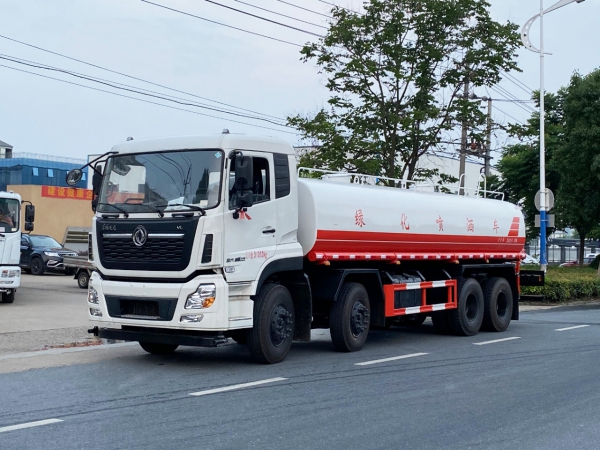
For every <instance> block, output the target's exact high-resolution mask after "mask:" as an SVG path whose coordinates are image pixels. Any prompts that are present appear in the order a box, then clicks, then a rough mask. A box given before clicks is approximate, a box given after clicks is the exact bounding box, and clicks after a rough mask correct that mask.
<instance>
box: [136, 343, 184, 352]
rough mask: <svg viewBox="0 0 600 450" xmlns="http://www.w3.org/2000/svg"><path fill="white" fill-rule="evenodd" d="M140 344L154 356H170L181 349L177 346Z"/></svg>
mask: <svg viewBox="0 0 600 450" xmlns="http://www.w3.org/2000/svg"><path fill="white" fill-rule="evenodd" d="M139 344H140V347H142V348H143V349H144V350H146V351H147V352H148V353H151V354H152V355H170V354H171V353H173V352H174V351H175V350H177V347H179V345H177V344H157V343H155V342H140V343H139Z"/></svg>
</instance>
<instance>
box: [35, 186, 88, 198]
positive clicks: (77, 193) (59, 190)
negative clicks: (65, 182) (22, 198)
mask: <svg viewBox="0 0 600 450" xmlns="http://www.w3.org/2000/svg"><path fill="white" fill-rule="evenodd" d="M92 195H93V194H92V191H91V190H90V189H79V188H67V187H60V186H42V197H52V198H67V199H73V200H92Z"/></svg>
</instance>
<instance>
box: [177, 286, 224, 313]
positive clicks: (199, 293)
mask: <svg viewBox="0 0 600 450" xmlns="http://www.w3.org/2000/svg"><path fill="white" fill-rule="evenodd" d="M216 296H217V287H216V286H215V285H214V284H201V285H200V286H198V289H196V292H194V293H193V294H190V295H188V297H187V299H186V301H185V309H203V308H209V307H210V306H211V305H212V304H213V303H214V302H215V298H216Z"/></svg>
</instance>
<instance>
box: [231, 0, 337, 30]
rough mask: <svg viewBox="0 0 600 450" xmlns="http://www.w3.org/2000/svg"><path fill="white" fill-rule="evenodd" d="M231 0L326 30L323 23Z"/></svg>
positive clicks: (240, 0) (239, 0) (238, 0)
mask: <svg viewBox="0 0 600 450" xmlns="http://www.w3.org/2000/svg"><path fill="white" fill-rule="evenodd" d="M233 1H234V2H238V3H241V4H242V5H246V6H250V7H252V8H256V9H260V10H261V11H266V12H269V13H271V14H277V15H278V16H282V17H287V18H288V19H292V20H296V21H298V22H302V23H306V24H308V25H312V26H315V27H319V28H323V29H325V30H327V27H325V26H323V25H319V24H318V23H314V22H309V21H307V20H302V19H298V18H297V17H292V16H288V15H286V14H282V13H279V12H277V11H271V10H270V9H267V8H261V7H260V6H256V5H253V4H252V3H246V2H243V1H242V0H233Z"/></svg>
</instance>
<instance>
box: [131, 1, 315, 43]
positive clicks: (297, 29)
mask: <svg viewBox="0 0 600 450" xmlns="http://www.w3.org/2000/svg"><path fill="white" fill-rule="evenodd" d="M142 1H144V2H147V0H142ZM204 1H205V2H207V3H212V4H213V5H217V6H221V7H223V8H227V9H230V10H232V11H235V12H239V13H241V14H246V15H247V16H250V17H254V18H255V19H260V20H264V21H265V22H269V23H273V24H275V25H279V26H281V27H286V28H290V29H292V30H296V31H300V32H301V33H306V34H311V35H313V36H317V37H324V36H322V35H320V34H317V33H313V32H312V31H307V30H303V29H302V28H297V27H294V26H292V25H287V24H285V23H281V22H277V21H276V20H271V19H267V18H266V17H262V16H259V15H257V14H252V13H249V12H247V11H242V10H241V9H237V8H233V7H231V6H227V5H223V4H222V3H218V2H215V1H213V0H204ZM147 3H150V2H147Z"/></svg>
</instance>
